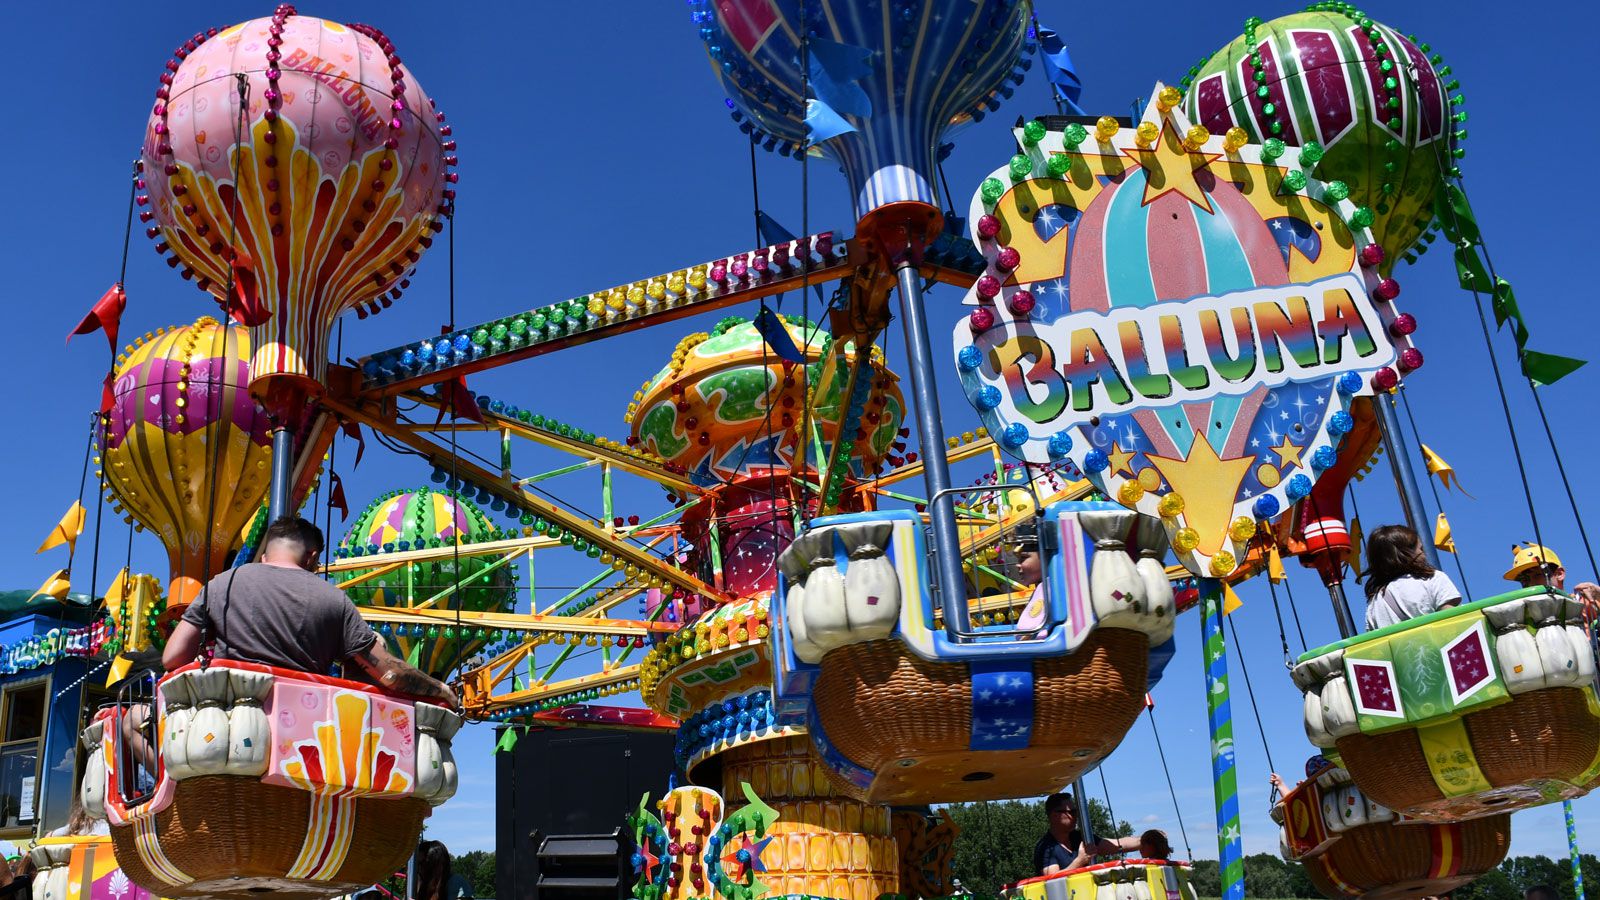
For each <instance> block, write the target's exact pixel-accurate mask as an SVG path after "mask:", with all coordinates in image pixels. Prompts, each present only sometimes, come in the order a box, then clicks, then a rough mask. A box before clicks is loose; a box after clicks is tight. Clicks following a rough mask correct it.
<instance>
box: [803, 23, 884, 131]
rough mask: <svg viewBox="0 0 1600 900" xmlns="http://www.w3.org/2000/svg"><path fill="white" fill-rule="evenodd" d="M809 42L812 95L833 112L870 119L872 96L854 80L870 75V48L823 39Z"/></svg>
mask: <svg viewBox="0 0 1600 900" xmlns="http://www.w3.org/2000/svg"><path fill="white" fill-rule="evenodd" d="M810 45H811V46H810V50H811V85H810V86H811V95H812V96H814V97H816V98H817V99H818V100H820V101H822V102H823V103H825V104H827V105H828V107H829V108H831V109H833V110H835V111H836V112H839V113H842V114H844V115H847V116H855V117H856V118H858V119H868V118H871V117H872V98H871V97H869V96H867V92H866V91H865V90H862V88H861V85H860V84H858V83H857V82H859V81H860V80H861V79H863V78H866V77H867V76H868V75H871V74H872V51H871V50H868V49H867V48H865V47H857V46H855V45H854V44H841V43H839V42H837V41H830V40H827V39H826V38H812V39H811V40H810Z"/></svg>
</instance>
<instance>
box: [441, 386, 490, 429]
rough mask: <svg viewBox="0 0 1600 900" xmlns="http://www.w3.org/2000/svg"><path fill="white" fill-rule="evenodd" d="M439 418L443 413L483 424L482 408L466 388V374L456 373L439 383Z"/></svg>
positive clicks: (442, 416)
mask: <svg viewBox="0 0 1600 900" xmlns="http://www.w3.org/2000/svg"><path fill="white" fill-rule="evenodd" d="M438 397H439V400H440V401H441V403H440V405H439V418H440V419H441V420H442V419H443V418H444V414H445V413H447V412H448V413H449V414H450V415H452V416H454V417H455V418H457V419H470V420H471V421H473V422H477V423H478V424H479V425H482V424H483V410H481V409H479V408H478V400H477V398H475V397H473V396H472V392H471V391H469V390H467V376H465V375H457V376H456V377H454V378H452V379H450V380H449V381H446V382H444V383H443V384H440V385H439V393H438Z"/></svg>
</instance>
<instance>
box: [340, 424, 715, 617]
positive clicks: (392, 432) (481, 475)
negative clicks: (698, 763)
mask: <svg viewBox="0 0 1600 900" xmlns="http://www.w3.org/2000/svg"><path fill="white" fill-rule="evenodd" d="M322 402H323V404H324V405H326V406H328V407H329V408H330V409H332V410H333V411H334V412H336V413H338V414H340V415H342V416H345V417H347V418H351V419H354V420H356V421H358V422H361V423H362V424H364V425H366V426H367V427H369V428H372V429H373V430H374V431H381V432H383V433H384V434H386V435H388V436H389V437H391V438H393V439H394V440H396V441H399V442H400V443H402V444H405V445H406V446H408V447H410V448H411V449H413V450H415V451H417V452H418V453H420V454H422V456H424V457H425V458H426V459H428V460H429V461H430V462H432V463H433V464H434V465H437V466H439V467H441V468H453V469H454V470H455V471H456V472H457V474H458V475H459V476H461V477H463V478H466V479H467V480H469V481H471V482H473V483H475V484H477V485H479V486H480V487H483V488H486V489H488V490H490V491H492V492H493V493H495V494H498V495H499V496H500V497H501V498H502V499H505V500H510V501H512V502H514V503H515V504H516V505H517V506H518V507H519V508H523V509H527V510H529V511H531V512H532V513H533V514H534V515H537V516H540V517H542V518H544V519H546V520H548V521H550V522H553V523H555V524H556V525H559V526H560V527H562V528H563V529H566V530H567V531H570V532H572V533H573V534H575V535H577V536H578V537H580V538H583V539H584V540H585V541H587V542H589V543H591V544H596V545H599V546H603V547H606V548H608V549H609V550H610V552H611V554H612V556H614V557H616V560H617V563H618V564H620V565H619V566H618V567H619V568H622V567H625V566H628V565H632V566H634V567H635V569H636V570H637V571H639V572H641V573H644V574H646V575H652V576H655V577H656V578H658V579H660V580H661V581H663V582H666V583H668V584H674V585H677V586H678V587H681V588H683V589H685V590H687V591H689V592H691V593H696V594H700V595H701V596H704V597H706V598H708V599H712V600H716V601H724V602H726V601H728V600H730V599H732V598H730V597H728V596H727V595H726V594H724V593H723V592H722V591H720V590H718V589H717V588H714V587H712V586H711V585H708V584H706V583H704V582H702V581H701V580H700V579H698V578H696V577H694V576H693V575H691V574H689V573H688V572H685V571H683V570H682V569H679V568H676V567H674V566H669V565H667V564H666V563H665V562H663V561H662V560H660V559H658V558H657V557H655V556H652V555H651V554H649V553H646V552H645V551H644V550H642V549H640V548H639V547H637V546H635V545H633V544H630V543H627V542H626V541H619V540H617V539H616V538H615V536H614V535H612V534H611V533H610V532H609V531H607V530H605V529H604V528H602V527H601V526H599V525H596V524H595V523H593V522H590V521H589V520H588V519H585V518H583V517H581V516H578V515H575V514H573V513H570V512H568V511H567V510H565V509H562V508H561V507H558V506H556V505H555V504H553V503H551V502H550V501H548V500H546V499H544V498H543V497H540V496H538V495H536V494H533V493H530V492H529V491H526V490H524V489H523V488H522V486H521V485H518V484H517V483H516V482H514V481H512V480H511V479H509V478H506V477H504V476H502V475H501V474H500V473H499V472H492V471H490V470H488V469H485V468H483V467H482V466H480V465H478V464H477V463H474V462H472V461H471V460H468V459H462V458H461V457H459V456H452V455H451V453H450V451H449V449H448V448H446V447H442V446H439V445H438V444H435V443H433V442H432V441H430V440H427V439H425V438H423V437H420V436H418V435H416V434H412V433H409V432H406V431H403V430H398V429H395V428H393V427H391V424H390V423H389V422H387V421H385V420H384V419H382V418H381V417H379V416H377V415H374V414H373V413H372V412H371V411H369V410H368V409H367V408H366V407H365V406H363V407H359V408H358V407H353V406H346V405H344V404H343V403H340V402H339V401H337V400H334V399H332V398H331V397H325V398H323V400H322Z"/></svg>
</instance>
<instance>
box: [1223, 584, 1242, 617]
mask: <svg viewBox="0 0 1600 900" xmlns="http://www.w3.org/2000/svg"><path fill="white" fill-rule="evenodd" d="M1243 605H1244V601H1243V600H1240V599H1239V595H1238V594H1235V593H1234V592H1233V585H1231V584H1228V583H1227V582H1226V581H1224V582H1223V583H1222V614H1223V615H1225V616H1231V615H1233V611H1234V610H1236V609H1238V608H1239V607H1241V606H1243Z"/></svg>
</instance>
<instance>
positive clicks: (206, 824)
mask: <svg viewBox="0 0 1600 900" xmlns="http://www.w3.org/2000/svg"><path fill="white" fill-rule="evenodd" d="M311 800H312V794H311V793H309V792H307V791H302V790H299V789H296V788H287V787H279V786H277V785H270V784H263V783H262V782H261V780H260V779H258V778H243V777H238V776H229V775H207V776H201V777H198V778H189V779H185V780H183V781H180V782H178V784H177V789H176V793H175V794H174V796H173V799H172V804H171V805H170V806H168V807H167V808H166V809H164V810H162V811H161V812H159V813H157V814H156V836H157V837H158V838H159V839H160V843H161V850H162V851H163V852H164V853H165V854H166V855H167V858H168V859H169V860H171V862H172V864H173V865H174V866H176V867H177V868H178V869H179V870H181V871H182V872H184V873H185V874H187V875H189V876H190V877H191V878H193V879H194V881H193V882H192V883H190V884H186V885H181V886H172V885H168V884H166V883H165V882H163V881H161V880H160V879H158V878H156V877H155V875H154V874H152V873H151V871H150V870H149V869H148V868H146V867H145V865H144V864H143V862H142V861H141V859H140V856H139V851H138V849H137V847H136V846H135V841H136V838H135V836H134V831H135V828H134V826H133V825H119V826H116V827H113V828H112V829H111V840H112V843H113V845H114V846H115V848H116V852H117V864H118V865H120V866H121V867H122V870H123V872H125V873H127V876H128V878H130V879H131V880H132V881H133V882H134V883H135V884H137V885H139V886H140V887H142V888H144V889H145V890H148V891H150V892H151V893H152V894H154V895H155V896H157V897H174V898H177V897H184V898H188V897H194V898H199V897H219V898H236V900H246V898H257V900H259V898H260V897H261V895H262V894H264V893H269V892H270V893H272V894H273V896H274V897H277V898H284V900H299V898H307V900H309V898H320V897H332V896H335V895H338V894H347V893H353V892H355V891H357V890H360V889H362V888H365V887H370V886H371V885H373V884H376V883H378V882H380V881H382V880H383V879H385V878H387V877H388V876H390V875H392V874H393V873H394V872H395V870H397V869H399V868H401V867H402V866H404V865H405V862H406V858H407V857H408V856H410V855H411V853H412V851H413V850H415V849H416V846H417V837H418V836H419V835H420V834H421V833H422V820H423V819H424V818H426V817H427V815H428V802H427V801H426V800H421V799H418V798H414V797H406V798H399V799H378V798H359V799H357V800H355V801H354V802H355V816H356V820H355V830H354V832H353V834H352V835H351V839H350V849H349V852H348V853H347V854H346V856H345V861H344V864H343V865H342V866H340V867H339V870H338V871H337V872H336V873H335V875H334V878H333V879H332V880H330V881H304V880H297V879H289V878H286V877H285V873H287V872H288V871H289V869H290V867H291V866H293V865H294V862H295V857H296V856H298V855H299V853H300V847H301V845H302V844H303V843H304V842H305V839H306V830H307V821H308V814H309V812H310V809H311Z"/></svg>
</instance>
